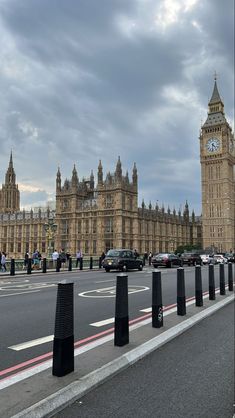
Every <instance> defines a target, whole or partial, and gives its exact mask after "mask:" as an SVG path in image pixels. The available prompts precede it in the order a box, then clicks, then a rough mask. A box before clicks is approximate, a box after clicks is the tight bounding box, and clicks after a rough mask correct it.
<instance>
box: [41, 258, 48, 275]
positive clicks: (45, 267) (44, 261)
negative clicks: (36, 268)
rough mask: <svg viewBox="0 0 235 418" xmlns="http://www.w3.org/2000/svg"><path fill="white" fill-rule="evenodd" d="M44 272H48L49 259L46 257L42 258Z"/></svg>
mask: <svg viewBox="0 0 235 418" xmlns="http://www.w3.org/2000/svg"><path fill="white" fill-rule="evenodd" d="M42 272H43V273H46V272H47V259H46V258H45V257H44V258H43V259H42Z"/></svg>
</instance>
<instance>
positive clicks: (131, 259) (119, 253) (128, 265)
mask: <svg viewBox="0 0 235 418" xmlns="http://www.w3.org/2000/svg"><path fill="white" fill-rule="evenodd" d="M102 266H103V268H104V269H105V271H106V272H109V271H110V270H120V271H127V270H132V269H138V270H140V271H141V270H142V269H143V260H141V258H139V257H136V255H135V253H134V251H132V250H128V249H120V250H119V249H117V250H116V249H112V250H109V251H108V252H107V254H106V256H105V258H104V260H103V262H102Z"/></svg>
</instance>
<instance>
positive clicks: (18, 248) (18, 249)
mask: <svg viewBox="0 0 235 418" xmlns="http://www.w3.org/2000/svg"><path fill="white" fill-rule="evenodd" d="M17 251H18V253H21V242H18V245H17Z"/></svg>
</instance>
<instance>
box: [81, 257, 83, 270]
mask: <svg viewBox="0 0 235 418" xmlns="http://www.w3.org/2000/svg"><path fill="white" fill-rule="evenodd" d="M80 270H83V258H80Z"/></svg>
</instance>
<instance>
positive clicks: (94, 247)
mask: <svg viewBox="0 0 235 418" xmlns="http://www.w3.org/2000/svg"><path fill="white" fill-rule="evenodd" d="M93 254H96V241H93Z"/></svg>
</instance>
